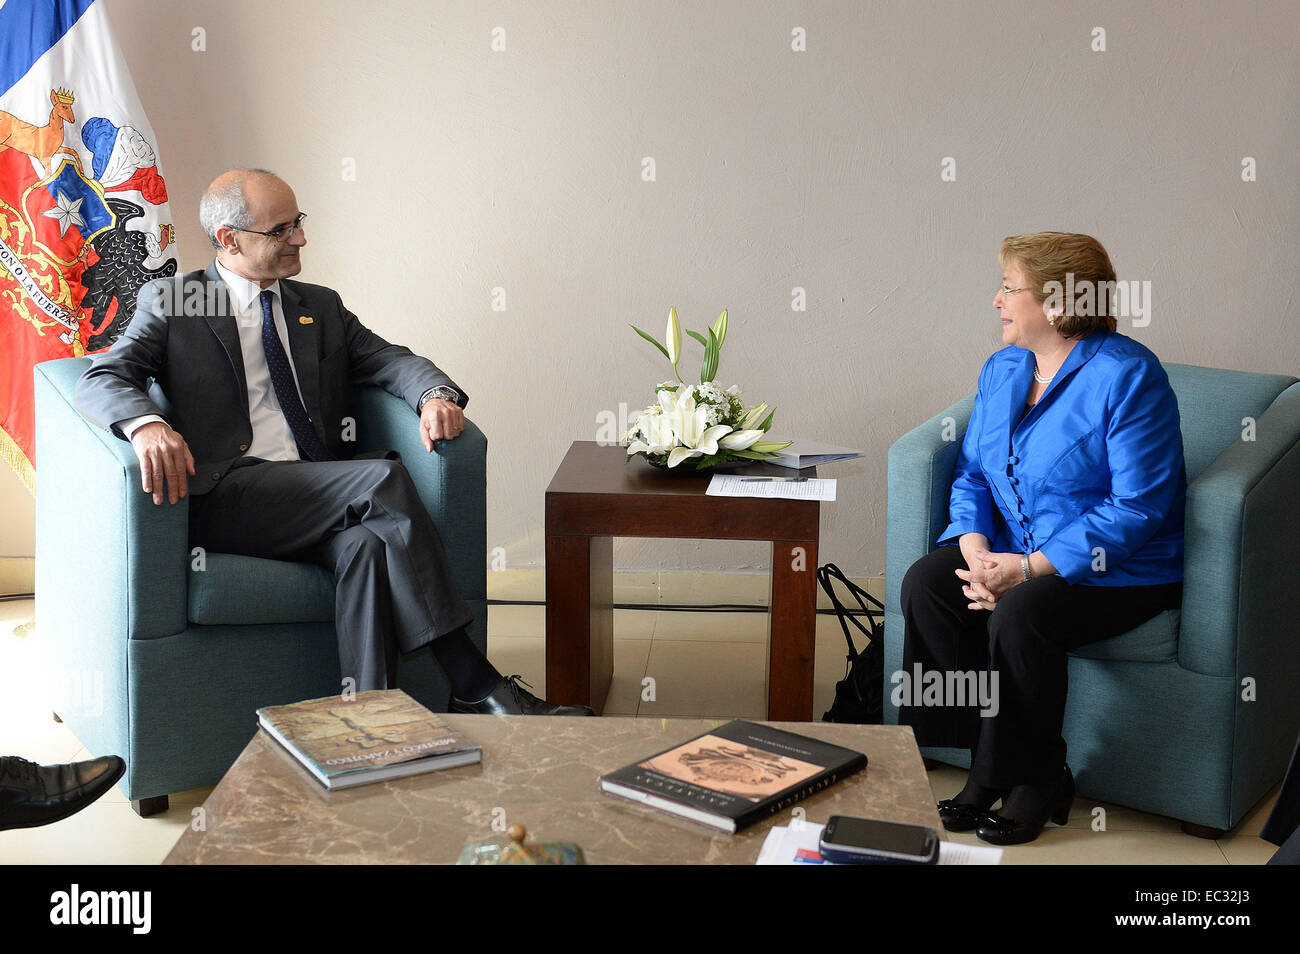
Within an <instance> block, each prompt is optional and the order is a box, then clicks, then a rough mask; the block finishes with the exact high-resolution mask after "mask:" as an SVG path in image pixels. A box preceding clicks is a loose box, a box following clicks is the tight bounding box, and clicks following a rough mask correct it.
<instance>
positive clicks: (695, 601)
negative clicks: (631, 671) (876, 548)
mask: <svg viewBox="0 0 1300 954" xmlns="http://www.w3.org/2000/svg"><path fill="white" fill-rule="evenodd" d="M850 579H852V580H853V582H854V583H856V584H858V585H859V586H861V587H863V588H865V589H866V591H867V592H868V593H870V594H871V595H872V596H874V597H876V599H879V600H883V598H884V592H885V581H884V578H883V577H851V578H850ZM487 595H488V599H490V600H500V601H503V602H520V603H541V602H543V601H544V600H545V599H546V571H545V570H544V569H533V568H528V569H518V570H489V571H488V576H487ZM767 600H768V574H766V573H697V572H694V571H685V570H681V571H677V570H646V571H643V572H636V571H626V572H618V571H615V573H614V602H615V603H639V604H642V605H646V606H654V605H656V604H667V605H687V606H706V605H709V604H713V603H738V604H742V605H746V606H766V605H767ZM847 605H849V606H853V605H854V603H853V602H852V600H851V599H850V600H849V603H848V604H847ZM817 608H818V609H830V608H831V604H830V600H828V599H827V598H826V594H825V593H823V592H822V591H821V590H820V588H819V589H818V591H817Z"/></svg>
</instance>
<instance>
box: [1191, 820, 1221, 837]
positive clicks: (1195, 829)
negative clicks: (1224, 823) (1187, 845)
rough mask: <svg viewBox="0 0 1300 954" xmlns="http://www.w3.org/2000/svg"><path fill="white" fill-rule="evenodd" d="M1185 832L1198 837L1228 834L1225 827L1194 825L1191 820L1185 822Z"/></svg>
mask: <svg viewBox="0 0 1300 954" xmlns="http://www.w3.org/2000/svg"><path fill="white" fill-rule="evenodd" d="M1183 833H1184V834H1187V835H1195V836H1196V837H1197V838H1222V837H1223V836H1224V835H1226V834H1227V833H1228V832H1227V829H1225V828H1208V827H1206V826H1205V825H1194V824H1192V823H1191V822H1183Z"/></svg>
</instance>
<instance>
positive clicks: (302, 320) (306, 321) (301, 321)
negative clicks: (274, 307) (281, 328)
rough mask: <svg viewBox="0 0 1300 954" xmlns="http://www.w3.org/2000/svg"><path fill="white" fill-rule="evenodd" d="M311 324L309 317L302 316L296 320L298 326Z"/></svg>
mask: <svg viewBox="0 0 1300 954" xmlns="http://www.w3.org/2000/svg"><path fill="white" fill-rule="evenodd" d="M311 323H312V317H311V315H302V316H301V317H300V318H299V319H298V324H300V325H310V324H311Z"/></svg>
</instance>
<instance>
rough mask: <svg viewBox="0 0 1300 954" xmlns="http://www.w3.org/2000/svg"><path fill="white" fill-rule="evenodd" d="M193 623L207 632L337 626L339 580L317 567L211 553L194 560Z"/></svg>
mask: <svg viewBox="0 0 1300 954" xmlns="http://www.w3.org/2000/svg"><path fill="white" fill-rule="evenodd" d="M189 617H190V622H191V623H200V624H202V625H205V626H244V625H255V624H269V623H328V622H332V621H333V619H334V577H333V576H332V575H331V574H330V572H329V571H328V570H326V569H325V568H324V567H320V566H316V565H315V564H312V563H287V562H285V561H283V560H264V559H261V558H260V557H249V556H231V555H230V554H229V553H208V554H205V555H204V556H203V562H202V563H200V564H197V565H196V560H195V559H194V558H192V559H191V560H190V572H189Z"/></svg>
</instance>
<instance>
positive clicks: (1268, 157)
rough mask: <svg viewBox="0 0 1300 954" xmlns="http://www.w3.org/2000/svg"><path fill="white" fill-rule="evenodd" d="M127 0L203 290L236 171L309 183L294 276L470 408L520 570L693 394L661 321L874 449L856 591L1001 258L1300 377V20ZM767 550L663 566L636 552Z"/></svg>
mask: <svg viewBox="0 0 1300 954" xmlns="http://www.w3.org/2000/svg"><path fill="white" fill-rule="evenodd" d="M109 7H110V12H111V14H112V18H113V21H114V23H115V25H116V28H117V32H118V35H119V41H120V42H121V44H122V46H123V47H124V49H125V51H126V53H127V56H128V59H129V61H130V62H131V64H132V70H133V72H134V76H135V80H136V84H137V86H138V87H139V91H140V95H141V98H142V100H143V101H144V103H145V106H146V107H147V109H148V112H149V116H150V119H151V121H152V123H153V127H154V129H155V131H156V132H157V134H158V137H159V140H160V148H161V155H162V157H163V163H164V172H165V173H166V176H167V183H168V187H169V190H170V193H171V198H172V209H173V214H174V216H175V220H176V223H177V226H178V229H179V239H180V243H181V252H182V256H183V262H182V264H183V265H184V267H186V268H197V267H200V266H202V265H204V264H205V262H206V261H207V258H208V251H207V247H206V243H205V241H204V239H203V237H202V234H201V231H200V229H199V226H198V223H197V217H196V212H195V209H196V204H197V201H198V196H199V194H200V192H201V190H202V189H203V188H204V186H206V184H207V183H208V182H209V181H210V180H211V179H212V178H213V177H214V176H215V175H217V174H218V173H219V172H221V171H222V170H224V169H226V168H227V167H230V166H234V165H240V164H252V165H263V166H268V167H270V168H272V169H275V170H277V171H278V172H280V173H281V174H282V175H283V176H284V177H285V178H286V179H288V180H289V181H290V183H291V184H292V185H294V187H295V189H296V190H297V194H298V199H299V202H300V204H301V207H302V208H303V209H305V210H307V211H309V212H310V218H309V220H308V222H309V225H308V229H307V234H308V238H309V242H310V244H309V245H308V247H307V249H306V250H305V253H304V254H305V258H304V262H305V268H304V272H303V275H302V276H301V278H303V279H305V280H308V281H316V282H320V283H322V284H327V285H331V286H334V287H336V288H337V289H339V291H340V292H341V293H342V295H343V298H344V300H345V302H347V303H348V304H349V306H350V307H351V308H352V310H354V311H355V312H356V313H357V314H358V315H359V316H360V317H361V318H362V320H363V321H365V322H366V323H368V324H369V325H370V326H371V327H373V328H374V329H375V330H377V331H378V332H380V333H381V334H383V335H385V336H386V337H389V338H390V339H392V340H396V341H400V342H402V343H404V344H408V345H410V346H411V347H413V348H415V349H416V350H418V351H421V352H423V353H426V354H428V355H429V356H431V357H433V358H434V359H435V360H436V361H437V362H438V363H439V364H440V365H441V366H442V367H443V368H444V369H446V370H448V371H449V372H450V373H451V375H452V376H453V377H454V378H455V379H456V380H457V381H458V382H460V383H461V384H463V385H464V387H465V388H466V389H467V390H468V392H469V393H470V395H471V403H470V408H469V410H470V416H471V417H472V418H473V419H474V420H475V421H476V422H478V424H479V425H480V426H481V427H483V428H484V430H485V431H486V432H487V433H488V435H489V438H490V441H491V450H490V504H489V506H490V510H489V542H488V545H489V547H496V546H502V547H505V549H506V554H507V561H508V564H509V565H510V566H512V567H520V566H528V565H539V564H540V563H541V561H542V558H543V547H542V530H543V523H542V520H543V492H544V490H545V487H546V484H547V483H548V481H549V478H550V475H551V473H552V472H553V470H554V468H555V466H556V465H557V464H558V462H559V460H560V458H561V457H562V455H563V453H564V450H565V448H566V447H567V446H568V444H569V442H570V441H573V440H593V439H595V437H596V416H597V414H598V413H599V412H601V411H604V410H610V409H617V408H618V405H619V403H620V402H626V403H627V404H628V405H629V406H631V407H632V408H637V407H639V406H642V405H644V404H645V403H646V402H647V401H648V400H649V398H650V397H651V396H652V395H651V391H650V389H651V387H652V385H653V384H654V383H655V382H657V381H660V380H662V379H664V378H665V377H666V376H668V370H667V368H666V366H665V363H664V362H663V360H662V357H660V356H659V355H658V354H657V353H656V352H654V351H653V350H652V349H651V348H650V346H649V345H647V344H645V343H644V342H642V341H641V340H640V339H639V338H637V337H636V336H635V335H634V334H633V333H632V331H631V330H630V329H629V328H628V327H627V325H628V323H629V322H635V323H636V324H638V325H641V326H642V327H646V328H648V329H650V330H652V331H654V332H655V333H661V329H662V326H663V321H664V318H665V317H666V314H667V309H668V306H669V305H675V306H676V307H677V309H678V312H679V314H680V315H681V316H682V319H683V321H684V322H685V323H686V325H687V326H688V327H694V328H697V329H698V328H702V327H703V325H704V324H705V323H706V322H709V321H712V319H713V318H714V316H716V314H717V313H718V311H719V310H720V309H721V308H723V307H727V308H729V309H730V315H731V330H730V333H729V338H728V341H727V345H726V348H725V349H724V351H723V355H722V364H721V370H720V373H719V381H720V383H722V384H723V385H727V384H731V383H733V382H738V383H740V384H741V385H742V386H743V387H744V388H745V391H746V394H747V396H748V397H751V398H753V399H763V400H767V401H768V402H770V403H771V404H773V405H775V406H776V407H777V408H778V413H777V428H778V429H779V430H780V431H785V432H789V433H797V434H802V435H806V436H808V437H813V438H821V439H825V440H832V441H836V442H841V443H847V444H853V445H856V446H858V447H860V448H862V449H863V450H864V451H865V452H866V454H867V457H866V459H865V460H863V461H860V462H856V463H853V464H849V465H841V466H837V467H835V468H833V469H831V470H829V471H828V473H829V475H831V476H835V477H838V478H839V480H840V484H839V494H840V500H839V502H837V503H835V504H831V505H827V506H826V507H825V508H824V510H823V513H824V518H823V520H824V522H823V528H822V530H823V539H822V558H823V560H826V559H829V560H833V561H835V562H837V563H839V564H840V565H841V566H842V567H843V568H844V569H845V570H846V571H848V572H850V573H852V574H853V575H876V574H879V573H880V572H881V571H882V569H883V566H884V522H885V505H886V488H885V473H886V469H885V454H886V451H887V449H888V447H889V445H890V443H891V442H892V441H893V440H895V439H896V438H897V437H898V436H899V435H900V434H901V433H903V432H904V431H905V430H907V429H909V428H911V427H913V426H915V425H916V424H918V423H920V422H921V421H923V420H925V419H927V418H928V417H930V416H931V415H933V414H935V413H937V412H938V411H939V410H941V409H942V408H944V407H946V406H947V405H948V404H949V403H951V402H953V401H955V400H957V399H958V398H960V397H962V396H963V395H965V394H967V393H969V392H970V391H971V390H973V387H974V382H975V377H976V374H977V372H978V370H979V367H980V365H981V363H982V362H983V361H984V359H985V358H986V357H987V356H988V354H989V353H991V352H992V351H993V350H994V349H995V348H996V347H998V346H999V328H998V325H997V322H996V313H995V311H994V310H993V308H992V306H991V299H992V297H993V292H994V289H995V287H996V284H997V281H998V279H999V277H1000V272H999V269H998V265H997V261H996V254H997V248H998V243H999V241H1000V240H1001V238H1002V237H1003V236H1005V235H1009V234H1014V233H1019V232H1026V231H1036V230H1042V229H1059V230H1069V231H1082V232H1088V233H1091V234H1093V235H1095V236H1097V237H1098V238H1099V239H1100V240H1101V241H1102V242H1103V244H1105V245H1106V247H1107V249H1108V250H1109V251H1110V253H1111V256H1112V259H1113V261H1114V263H1115V266H1116V268H1117V270H1118V272H1119V275H1120V278H1122V279H1139V280H1149V281H1150V282H1151V283H1152V291H1153V302H1152V304H1153V315H1152V320H1151V323H1150V325H1149V326H1147V327H1145V328H1140V329H1134V328H1132V327H1131V325H1128V324H1127V323H1122V325H1121V331H1125V332H1126V333H1130V334H1133V335H1134V336H1135V337H1137V338H1138V339H1139V340H1141V341H1142V342H1144V343H1145V344H1147V345H1148V346H1150V347H1151V348H1152V349H1154V350H1155V351H1156V353H1157V354H1159V355H1160V356H1161V357H1162V358H1164V359H1166V360H1171V361H1178V362H1187V363H1194V364H1206V365H1216V366H1221V367H1229V368H1241V369H1246V370H1256V371H1275V372H1286V373H1292V374H1294V373H1297V370H1298V367H1300V343H1298V342H1300V336H1298V335H1297V332H1296V330H1295V329H1296V326H1297V318H1298V317H1300V302H1297V296H1296V290H1297V282H1298V281H1300V279H1298V274H1300V273H1298V271H1297V268H1296V259H1297V257H1296V252H1295V249H1296V247H1297V243H1298V242H1300V215H1297V211H1298V210H1297V206H1298V205H1300V198H1298V196H1300V192H1298V190H1297V189H1296V183H1297V182H1298V181H1300V149H1297V135H1296V124H1295V116H1296V115H1297V113H1300V102H1297V99H1298V98H1300V97H1298V96H1297V92H1298V90H1300V83H1298V82H1297V78H1298V73H1300V64H1298V63H1297V60H1296V58H1295V55H1294V40H1295V37H1296V35H1297V31H1298V29H1300V5H1297V4H1295V3H1259V4H1250V5H1243V4H1238V3H1223V4H1214V3H1196V2H1189V3H1179V4H1133V5H1127V4H1126V5H1119V4H1110V3H1080V2H1074V0H1052V2H1041V0H1033V2H1029V0H1023V2H1006V3H1002V4H997V5H991V4H983V3H936V2H888V3H885V2H880V3H853V2H838V3H836V2H804V3H787V2H780V3H775V2H773V3H755V2H750V0H726V2H712V3H698V2H680V3H676V2H662V0H657V2H590V3H576V2H558V0H551V2H541V3H538V2H529V3H525V2H511V3H443V2H435V3H429V2H416V0H400V2H387V3H384V4H382V5H380V4H358V3H353V2H342V0H329V2H319V0H317V2H305V0H292V2H286V0H282V2H277V3H265V2H252V0H222V2H215V0H191V2H168V3H144V2H139V0H111V2H110V4H109ZM1098 26H1100V27H1103V28H1104V29H1105V31H1106V50H1105V52H1094V51H1093V50H1092V49H1091V45H1092V43H1093V38H1092V30H1093V28H1094V27H1098ZM496 27H502V28H504V30H505V38H506V50H505V52H493V50H492V49H491V42H492V31H493V29H494V28H496ZM797 27H801V28H803V29H804V30H805V31H806V44H807V49H806V52H795V51H793V50H792V49H791V45H792V30H794V29H795V28H797ZM200 28H201V29H202V30H203V31H205V33H204V35H203V39H204V42H205V44H206V49H205V50H204V51H201V52H199V51H195V50H194V49H192V46H193V45H194V39H193V38H194V35H195V34H194V31H195V30H197V29H200ZM647 156H650V157H653V158H654V160H655V164H656V175H657V177H656V180H655V181H654V182H645V181H643V180H642V177H641V172H642V159H643V157H647ZM948 156H950V157H953V158H954V159H955V160H956V170H957V178H956V181H955V182H944V181H941V177H940V172H941V162H942V160H943V158H944V157H948ZM1245 156H1252V157H1254V158H1255V159H1256V160H1257V163H1258V181H1256V182H1243V181H1242V177H1241V162H1242V158H1243V157H1245ZM347 160H355V167H356V179H355V181H345V180H344V176H343V172H344V167H345V163H346V162H347ZM796 286H798V287H802V288H804V289H806V293H807V302H808V306H807V311H806V312H795V311H792V310H791V295H792V289H793V288H795V287H796ZM495 287H501V288H504V289H505V291H506V296H507V310H506V311H505V312H494V311H493V310H492V309H491V295H492V290H493V288H495ZM691 347H692V348H694V347H695V346H694V344H692V345H691ZM690 354H691V355H692V360H693V356H694V354H695V352H690ZM688 364H690V367H691V369H692V370H693V369H694V367H695V365H694V364H691V363H690V362H688ZM6 506H8V505H6ZM9 509H14V510H21V509H22V506H21V503H19V504H18V505H16V506H15V507H13V508H9ZM8 522H10V521H9V520H5V519H3V515H0V524H3V523H8ZM2 550H3V547H0V551H2ZM764 559H765V551H764V548H763V547H762V546H761V545H757V544H722V543H717V544H691V543H674V542H670V541H627V542H626V543H624V544H622V545H621V546H620V548H619V555H618V562H619V565H620V566H621V567H623V568H627V569H634V568H660V567H666V568H674V567H683V568H711V569H729V568H730V569H735V568H746V567H751V566H758V565H761V564H762V562H763V561H764Z"/></svg>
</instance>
